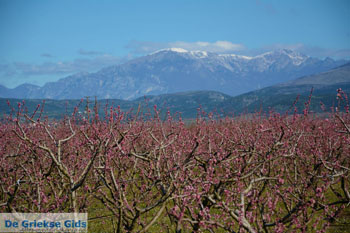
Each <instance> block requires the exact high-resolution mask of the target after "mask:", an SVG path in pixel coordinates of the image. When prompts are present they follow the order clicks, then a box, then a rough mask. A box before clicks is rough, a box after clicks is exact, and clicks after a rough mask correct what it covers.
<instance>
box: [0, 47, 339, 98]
mask: <svg viewBox="0 0 350 233" xmlns="http://www.w3.org/2000/svg"><path fill="white" fill-rule="evenodd" d="M345 63H346V61H334V60H332V59H329V58H328V59H325V60H320V59H317V58H312V57H309V56H306V55H304V54H301V53H298V52H295V51H292V50H286V49H282V50H276V51H272V52H268V53H264V54H261V55H258V56H254V57H248V56H242V55H235V54H216V53H212V52H207V51H187V50H185V49H182V48H169V49H162V50H158V51H156V52H154V53H151V54H149V55H147V56H143V57H139V58H136V59H133V60H130V61H128V62H126V63H124V64H120V65H116V66H110V67H106V68H103V69H101V70H100V71H98V72H96V73H81V74H77V75H72V76H69V77H66V78H64V79H60V80H59V81H57V82H52V83H47V84H45V85H44V86H43V87H41V88H38V89H35V91H33V89H31V90H30V92H28V93H21V96H22V95H24V96H26V97H27V98H52V99H72V98H73V99H78V98H83V97H84V96H97V97H98V98H100V99H102V98H120V99H133V98H137V97H141V96H144V95H146V94H147V95H158V94H166V93H173V92H183V91H194V90H213V91H220V92H223V93H225V94H229V95H238V94H241V93H244V92H248V91H252V90H255V89H259V88H262V87H266V86H269V85H274V84H277V83H281V82H285V81H289V80H293V79H296V78H298V77H301V76H305V75H311V74H314V73H319V72H324V71H327V70H330V69H332V68H335V67H337V66H340V65H342V64H345ZM22 89H23V88H22ZM27 89H28V88H27ZM27 89H24V91H25V90H27ZM12 90H15V89H12ZM22 91H23V90H22ZM10 92H11V89H10ZM6 93H8V91H6ZM13 95H14V94H13V93H12V94H11V96H13ZM18 95H19V94H18Z"/></svg>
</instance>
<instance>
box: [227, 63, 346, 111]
mask: <svg viewBox="0 0 350 233" xmlns="http://www.w3.org/2000/svg"><path fill="white" fill-rule="evenodd" d="M338 88H342V90H343V91H345V92H346V93H347V94H348V95H349V94H350V63H347V64H345V65H342V66H340V67H338V68H335V69H332V70H330V71H327V72H323V73H320V74H316V75H310V76H305V77H301V78H298V79H295V80H293V81H290V82H285V83H282V84H278V85H274V86H271V87H266V88H262V89H260V90H256V91H252V92H248V93H245V94H243V95H239V96H236V97H233V98H231V99H229V100H228V101H227V102H225V103H224V104H223V106H221V107H222V108H225V109H227V110H232V111H235V112H239V113H240V112H244V111H247V112H254V111H259V110H260V109H262V110H264V111H268V110H269V109H274V110H275V111H278V112H283V111H286V110H288V109H289V108H290V107H291V105H292V104H293V102H294V101H295V100H296V97H297V96H298V95H300V97H299V101H298V104H297V108H298V109H299V111H301V110H302V109H303V108H304V103H305V102H306V101H307V100H308V96H309V95H310V91H311V89H313V94H312V101H311V110H313V111H316V112H320V111H322V109H321V108H320V102H322V103H323V104H325V106H326V107H328V110H330V109H329V107H332V106H337V104H338V101H337V100H336V95H337V89H338Z"/></svg>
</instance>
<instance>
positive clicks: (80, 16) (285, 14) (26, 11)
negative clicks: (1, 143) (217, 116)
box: [0, 0, 350, 87]
mask: <svg viewBox="0 0 350 233" xmlns="http://www.w3.org/2000/svg"><path fill="white" fill-rule="evenodd" d="M349 24H350V1H349V0H307V1H305V0H283V1H282V0H276V1H274V0H270V1H267V0H241V1H238V0H237V1H235V0H227V1H222V0H211V1H209V0H207V1H206V0H197V1H194V0H183V1H182V0H180V1H179V0H172V1H168V0H159V1H154V0H147V1H145V0H139V1H136V0H123V1H121V0H120V1H117V0H115V1H103V0H95V1H92V0H67V1H65V0H50V1H48V0H0V84H2V85H5V86H7V87H14V86H16V85H18V84H21V83H24V82H29V83H34V84H39V85H42V84H43V83H45V82H47V81H53V80H57V79H58V78H61V77H65V76H67V75H69V74H73V73H76V72H80V71H96V70H98V69H100V68H101V67H104V66H109V65H113V64H118V63H120V62H123V61H126V60H128V59H130V58H132V57H136V56H141V55H143V54H147V53H150V52H153V51H155V50H158V49H161V48H165V47H181V48H185V49H188V50H209V51H212V52H217V53H237V54H245V55H254V54H257V53H262V52H265V51H267V50H272V49H276V48H290V49H294V50H297V51H300V52H303V53H305V54H307V55H311V56H316V57H320V58H324V57H327V56H329V57H333V58H336V59H339V58H347V59H349V58H350V25H349Z"/></svg>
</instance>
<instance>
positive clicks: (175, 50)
mask: <svg viewBox="0 0 350 233" xmlns="http://www.w3.org/2000/svg"><path fill="white" fill-rule="evenodd" d="M164 51H170V52H176V53H188V51H187V50H186V49H183V48H166V49H160V50H157V51H155V52H153V53H151V54H150V55H152V54H156V53H159V52H164Z"/></svg>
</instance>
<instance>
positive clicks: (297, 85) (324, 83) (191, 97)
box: [0, 63, 350, 118]
mask: <svg viewBox="0 0 350 233" xmlns="http://www.w3.org/2000/svg"><path fill="white" fill-rule="evenodd" d="M339 88H341V89H342V90H343V91H344V92H345V93H347V94H348V95H349V93H350V63H347V64H344V65H342V66H339V67H336V68H334V69H331V70H328V71H326V72H321V73H318V74H313V75H308V76H304V77H301V78H297V79H294V80H291V81H287V82H284V83H280V84H277V85H272V86H269V87H266V88H261V89H259V90H255V91H251V92H248V93H245V94H241V95H238V96H230V95H227V94H224V93H221V92H216V91H187V92H178V93H172V94H161V95H147V96H144V97H139V98H137V99H134V100H121V99H104V100H98V105H99V106H100V112H101V115H103V110H104V106H106V105H109V106H114V107H117V106H120V108H121V109H122V110H123V111H129V110H130V109H134V110H136V109H138V107H139V106H141V107H142V108H141V111H142V112H144V113H146V112H148V111H152V109H153V106H154V105H156V106H157V108H158V109H161V112H162V114H163V115H164V114H165V113H166V112H167V111H170V112H171V113H172V114H174V113H176V112H179V113H181V116H182V117H183V118H195V117H196V116H197V113H198V109H199V108H200V109H201V111H205V112H207V113H208V112H212V111H214V112H215V114H218V115H220V116H232V114H235V115H237V114H241V113H253V112H257V111H263V112H267V111H270V110H274V111H276V112H281V113H283V112H285V111H287V110H292V111H294V107H296V108H297V109H298V111H299V113H301V111H302V110H303V109H304V107H305V105H304V104H305V103H306V102H307V101H308V99H309V96H310V94H311V90H312V89H313V93H312V98H311V105H310V110H311V111H314V112H323V111H324V110H323V109H322V108H321V103H322V104H324V106H325V108H326V109H325V110H327V111H331V108H332V107H333V108H334V107H336V106H338V104H340V105H341V107H342V109H343V110H344V108H343V107H344V105H346V104H348V103H346V101H345V100H344V99H343V100H339V99H337V98H336V96H337V89H339ZM297 98H298V102H297V103H296V104H295V105H294V106H293V104H294V102H295V100H296V99H297ZM9 101H10V103H11V105H12V106H13V107H14V110H13V111H15V112H16V106H17V105H16V103H17V102H20V101H22V100H21V99H9ZM42 101H43V100H38V99H27V100H25V102H26V106H27V109H28V112H29V113H31V112H33V111H34V109H35V108H36V107H37V105H38V104H41V103H42ZM79 102H80V100H52V99H48V100H46V102H45V107H44V115H47V116H49V117H51V118H60V117H62V116H63V115H64V114H69V113H71V112H72V111H73V109H74V107H75V106H80V107H79V111H80V112H81V113H83V112H84V110H85V107H86V102H84V103H81V104H79ZM90 107H92V104H90ZM15 112H14V113H15ZM10 113H11V108H10V107H8V106H7V99H4V98H2V99H1V98H0V114H1V115H3V114H10Z"/></svg>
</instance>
